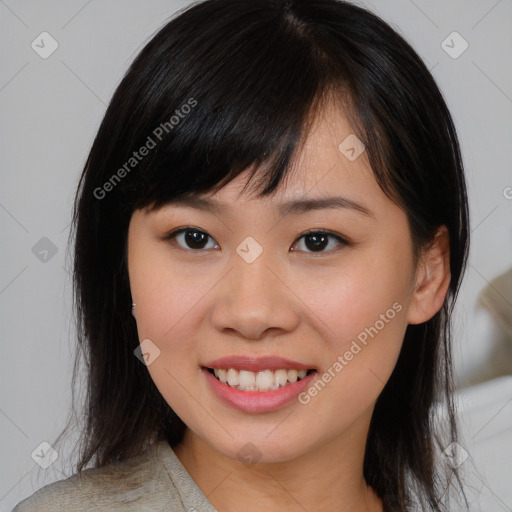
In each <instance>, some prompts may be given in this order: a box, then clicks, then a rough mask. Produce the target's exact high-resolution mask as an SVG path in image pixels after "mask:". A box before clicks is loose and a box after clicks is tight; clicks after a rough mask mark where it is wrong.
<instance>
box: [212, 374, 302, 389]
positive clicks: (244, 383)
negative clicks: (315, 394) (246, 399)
mask: <svg viewBox="0 0 512 512" xmlns="http://www.w3.org/2000/svg"><path fill="white" fill-rule="evenodd" d="M213 372H214V374H215V376H216V377H217V379H219V380H220V381H221V382H224V383H225V384H228V385H229V386H231V387H233V388H237V389H241V390H244V391H271V390H274V389H278V388H282V387H283V386H286V385H288V384H293V383H294V382H297V380H299V379H303V378H304V377H305V376H306V374H307V370H285V369H282V370H274V371H272V370H263V371H260V372H249V371H246V370H235V369H234V368H229V369H228V370H226V369H224V368H215V369H214V370H213Z"/></svg>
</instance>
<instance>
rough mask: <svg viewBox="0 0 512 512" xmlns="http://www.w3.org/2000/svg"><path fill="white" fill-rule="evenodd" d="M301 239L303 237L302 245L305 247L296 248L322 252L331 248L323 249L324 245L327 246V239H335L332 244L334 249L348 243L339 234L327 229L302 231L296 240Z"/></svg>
mask: <svg viewBox="0 0 512 512" xmlns="http://www.w3.org/2000/svg"><path fill="white" fill-rule="evenodd" d="M302 239H304V243H303V247H305V249H298V250H303V251H305V252H313V253H315V252H316V253H322V252H329V251H330V250H333V249H332V247H331V248H330V249H329V250H327V251H326V250H324V249H325V248H326V247H328V246H329V239H332V240H335V241H336V243H335V244H334V249H336V247H339V246H345V245H349V244H348V242H347V241H346V240H345V239H344V238H343V237H341V236H340V235H336V234H334V233H330V232H328V231H309V232H308V233H304V234H303V235H302V236H300V237H299V238H298V240H302ZM331 246H332V244H331ZM291 250H293V251H296V250H297V249H293V247H292V249H291Z"/></svg>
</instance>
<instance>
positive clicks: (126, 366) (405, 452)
mask: <svg viewBox="0 0 512 512" xmlns="http://www.w3.org/2000/svg"><path fill="white" fill-rule="evenodd" d="M178 14H179V15H176V16H174V17H173V18H172V19H171V21H169V22H168V23H167V24H166V25H165V26H164V27H163V28H161V29H160V30H159V31H158V32H157V33H156V35H154V37H152V39H151V40H150V41H149V42H148V44H147V45H146V46H145V47H144V48H143V49H142V51H141V52H140V54H139V55H138V56H137V57H136V59H135V60H134V62H133V63H132V65H131V66H130V68H129V70H128V71H127V73H126V75H125V76H124V78H123V80H122V81H121V83H120V84H119V86H118V87H117V90H116V91H115V94H114V96H113V98H112V100H111V102H110V104H109V106H108V108H107V111H106V113H105V116H104V119H103V121H102V123H101V126H100V128H99V130H98V133H97V136H96V138H95V140H94V143H93V145H92V148H91V151H90V154H89V156H88V158H87V161H86V164H85V168H84V170H83V174H82V176H81V180H80V184H79V187H78V190H77V194H76V199H75V209H74V219H73V230H72V233H71V237H73V236H74V237H75V241H74V248H75V251H74V274H73V276H74V291H75V295H74V297H75V301H74V306H75V309H76V315H77V328H78V341H79V349H80V350H79V351H78V357H77V362H76V364H75V373H74V377H73V382H74V383H75V382H76V377H77V374H78V360H79V356H80V354H82V355H83V356H84V357H85V361H86V371H87V375H86V378H87V395H86V397H85V401H86V403H85V404H84V405H85V423H84V425H83V432H82V437H81V442H80V460H79V461H78V464H77V470H78V471H82V470H83V469H84V468H85V467H86V466H87V465H88V464H89V465H93V466H94V467H101V466H103V465H106V464H108V463H110V462H113V461H119V460H123V459H126V458H127V457H130V456H132V455H135V454H137V453H139V452H140V451H141V450H143V449H144V448H145V447H146V446H147V445H148V444H149V443H151V442H154V441H155V440H163V439H167V440H168V442H169V444H170V445H171V446H173V445H175V444H176V443H178V442H179V441H180V440H181V438H182V435H183V433H184V430H185V425H184V424H183V422H182V421H181V420H180V418H178V417H177V415H176V414H175V413H174V411H172V409H171V408H170V407H169V406H168V404H167V403H166V402H165V400H164V399H163V397H162V396H161V395H160V393H159V391H158V390H157V388H156V386H155V385H154V383H153V381H152V380H151V377H150V375H149V373H148V371H147V369H146V367H145V366H144V365H142V364H141V363H140V361H139V360H138V359H137V358H136V357H135V356H134V349H135V348H136V347H137V346H138V344H139V339H138V335H137V328H136V324H135V322H134V320H133V318H132V316H131V314H130V306H131V295H130V287H129V281H128V272H127V265H126V241H127V231H128V225H129V222H130V218H131V215H132V214H133V212H134V211H135V210H136V209H139V208H143V207H150V208H158V207H159V206H162V205H164V204H165V203H166V202H168V201H170V200H172V199H174V198H177V197H179V196H180V195H184V194H190V193H192V194H195V193H201V192H207V191H215V190H218V189H220V188H221V187H222V186H223V185H225V184H227V183H229V182H230V181H231V180H232V179H233V178H235V177H236V176H237V175H238V174H240V173H241V172H242V171H244V170H245V169H248V168H251V167H252V168H254V173H253V174H251V179H252V178H253V176H258V178H259V181H258V186H259V187H261V192H260V194H261V196H265V195H268V194H272V193H274V192H275V191H276V190H277V188H278V185H279V184H280V183H282V181H283V178H284V177H285V176H286V173H287V172H288V170H289V168H290V162H291V159H292V157H293V156H294V155H295V154H296V153H297V151H298V150H299V149H300V147H301V141H303V140H304V139H305V137H306V135H307V133H308V129H309V127H310V125H311V122H312V120H313V119H314V117H315V114H316V113H317V112H319V109H320V106H321V105H322V104H324V100H325V99H326V98H327V97H330V98H334V99H335V101H337V102H339V104H340V105H342V106H344V107H345V108H346V109H347V112H349V113H350V114H351V118H352V120H353V125H354V130H355V131H356V133H357V136H358V137H359V138H360V139H361V140H362V141H363V142H364V144H365V146H366V150H367V155H368V158H369V161H370V164H371V166H372V169H373V172H374V175H375V178H376V180H377V182H378V183H379V185H380V186H381V188H382V190H383V191H384V192H385V193H386V194H387V195H388V196H389V197H390V198H391V199H392V200H393V201H394V202H395V203H396V204H398V205H399V206H400V207H401V208H402V209H403V210H404V211H405V212H406V214H407V216H408V219H409V223H410V227H411V234H412V240H413V244H414V248H415V254H418V251H419V250H420V249H421V248H424V247H425V246H426V245H427V244H428V243H429V242H430V241H431V240H432V237H433V235H434V233H435V232H436V229H437V228H438V227H439V226H441V225H445V226H446V227H447V228H448V231H449V236H450V271H451V282H450V288H449V292H448V296H447V298H446V301H445V303H444V305H443V307H442V309H441V310H440V311H439V312H438V313H437V314H436V315H435V316H434V317H433V318H431V319H430V320H429V321H427V322H425V323H423V324H421V325H409V326H408V327H407V331H406V334H405V339H404V342H403V347H402V351H401V354H400V356H399V360H398V362H397V365H396V367H395V369H394V371H393V373H392V375H391V377H390V379H389V381H388V382H387V383H386V385H385V387H384V389H383V391H382V393H381V395H380V396H379V398H378V401H377V404H376V407H375V411H374V414H373V417H372V421H371V425H370V431H369V435H368V439H367V446H366V453H365V459H364V476H365V479H366V481H367V483H368V484H369V485H371V486H372V487H373V488H374V489H375V490H376V491H377V493H378V494H379V495H380V496H381V497H382V499H383V502H384V505H385V508H386V510H393V511H406V510H410V507H411V504H412V502H413V501H414V500H415V499H416V500H417V501H418V502H419V503H420V504H421V507H422V509H423V510H434V511H441V510H446V508H444V505H443V494H444V493H445V491H446V489H447V486H448V484H449V481H450V480H451V479H452V478H453V477H455V478H456V479H457V481H458V482H459V483H460V480H459V477H458V474H457V472H456V470H452V469H450V468H446V467H445V468H444V469H448V472H449V473H448V477H447V478H442V477H441V474H442V468H441V467H440V466H439V465H438V464H437V463H436V449H438V448H439V446H440V447H441V449H444V447H446V446H447V444H449V443H450V442H452V441H455V440H456V439H457V429H456V423H455V414H454V407H453V399H452V393H453V382H452V362H451V355H450V343H451V335H450V317H451V314H452V310H453V305H454V301H455V298H456V296H457V294H458V290H459V286H460V281H461V278H462V275H463V273H464V270H465V265H466V258H467V250H468V243H469V230H468V207H467V197H466V189H465V181H464V173H463V165H462V161H461V156H460V151H459V145H458V141H457V135H456V131H455V128H454V126H453V122H452V118H451V116H450V113H449V111H448V108H447V106H446V104H445V101H444V100H443V97H442V94H441V92H440V91H439V89H438V87H437V86H436V83H435V81H434V79H433V77H432V75H431V74H430V72H429V71H428V69H427V68H426V67H425V65H424V63H423V62H422V60H421V59H420V58H419V57H418V55H417V54H416V53H415V51H414V50H413V49H412V48H411V46H410V45H409V44H408V43H407V42H405V41H404V39H403V38H402V37H401V36H400V35H399V34H397V32H396V31H395V30H393V29H392V28H391V27H390V26H389V25H388V24H386V23H385V22H384V21H382V20H381V19H380V18H379V17H377V16H376V15H374V14H372V13H371V12H369V11H367V10H365V9H363V8H360V7H358V6H355V5H353V4H350V3H348V2H344V1H337V0H206V1H203V2H198V3H195V4H193V5H191V6H190V7H188V8H186V9H184V10H183V11H181V12H179V13H178ZM185 105H188V107H190V108H188V107H187V108H184V106H185ZM178 118H179V119H178ZM157 134H160V135H161V137H160V136H158V135H157ZM150 139H151V140H152V142H153V143H154V147H153V148H151V150H150V151H149V152H148V153H147V154H146V155H145V156H144V157H141V158H140V159H137V161H136V162H135V161H132V160H130V159H131V158H133V157H134V156H133V152H134V151H136V150H138V148H140V147H142V146H144V145H146V146H148V145H150V143H149V140H150ZM139 156H140V155H139ZM128 162H130V163H129V165H127V163H128ZM122 169H124V172H123V171H122ZM70 240H71V239H70ZM438 406H439V407H441V406H442V408H444V410H445V414H446V417H447V418H448V426H449V428H448V431H447V432H445V433H444V434H446V438H443V437H442V435H443V432H441V431H438V430H436V428H435V426H434V424H433V421H434V420H433V418H434V409H435V407H438ZM436 442H437V443H439V446H436Z"/></svg>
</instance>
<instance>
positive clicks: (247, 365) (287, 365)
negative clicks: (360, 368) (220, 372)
mask: <svg viewBox="0 0 512 512" xmlns="http://www.w3.org/2000/svg"><path fill="white" fill-rule="evenodd" d="M204 366H205V367H206V368H223V369H226V370H228V369H229V368H234V369H235V370H246V371H249V372H259V371H263V370H280V369H286V370H316V368H315V367H314V366H312V365H310V364H304V363H300V362H298V361H292V360H291V359H285V358H284V357H278V356H265V357H251V356H243V355H240V356H227V357H221V358H220V359H215V360H214V361H210V362H208V363H205V364H204Z"/></svg>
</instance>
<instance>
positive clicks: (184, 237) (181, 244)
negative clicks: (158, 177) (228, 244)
mask: <svg viewBox="0 0 512 512" xmlns="http://www.w3.org/2000/svg"><path fill="white" fill-rule="evenodd" d="M163 239H164V240H166V241H169V242H171V244H172V245H175V246H178V249H180V250H184V251H188V252H204V251H206V250H211V249H219V248H220V246H219V244H218V243H217V242H216V241H215V239H214V238H213V237H211V236H210V235H209V234H208V233H207V232H206V231H203V230H201V229H199V228H195V227H193V226H187V227H184V228H179V229H176V230H174V231H172V232H171V233H169V234H167V235H165V236H164V237H163ZM209 240H211V241H213V242H214V243H213V244H209ZM333 240H334V241H335V242H336V243H335V244H334V248H332V245H333V244H332V243H331V241H333ZM299 244H301V245H302V248H300V249H294V247H296V246H297V245H299ZM349 245H351V243H350V242H349V241H348V240H347V239H346V238H345V237H343V236H341V235H340V234H339V233H334V232H332V231H328V230H323V229H313V230H309V231H307V232H305V233H302V234H301V235H300V236H299V237H297V238H296V240H295V241H294V243H293V245H292V247H291V249H290V250H291V251H293V252H305V253H308V254H327V253H331V252H334V251H335V250H338V249H340V248H343V247H345V246H349ZM326 248H327V250H324V249H326Z"/></svg>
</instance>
